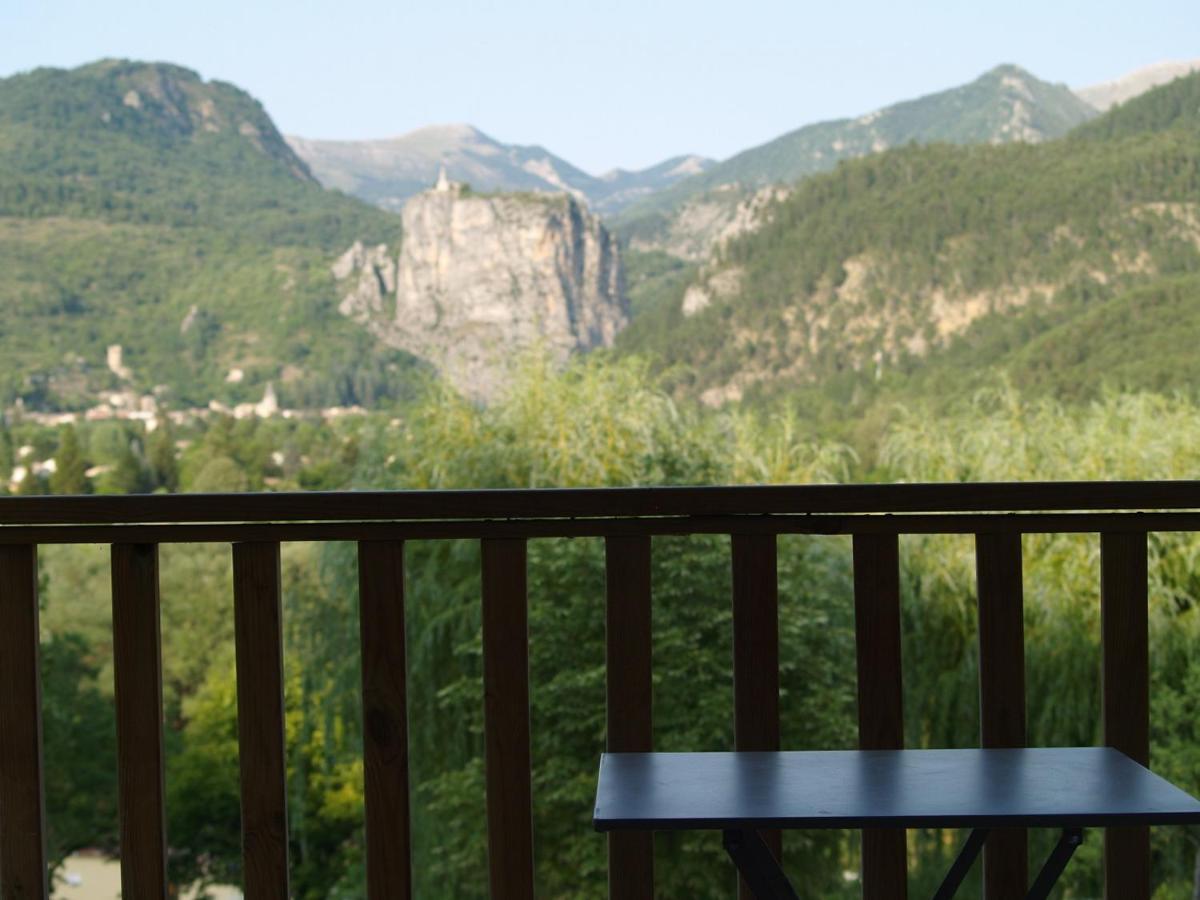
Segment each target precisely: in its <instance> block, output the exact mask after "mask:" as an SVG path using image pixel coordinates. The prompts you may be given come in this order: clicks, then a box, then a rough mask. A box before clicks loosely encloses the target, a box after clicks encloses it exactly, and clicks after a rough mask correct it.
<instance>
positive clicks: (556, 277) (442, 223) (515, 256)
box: [334, 180, 628, 401]
mask: <svg viewBox="0 0 1200 900" xmlns="http://www.w3.org/2000/svg"><path fill="white" fill-rule="evenodd" d="M403 221H404V242H403V244H402V245H401V248H400V252H399V254H393V253H391V252H390V251H389V249H388V248H387V247H386V246H378V247H373V248H366V247H364V246H363V245H362V244H361V243H356V244H355V245H354V246H353V247H351V248H350V249H349V250H348V251H347V252H346V253H345V254H344V255H343V256H342V257H340V258H339V260H338V261H337V263H335V265H334V275H335V276H336V277H337V278H338V280H339V287H341V286H343V285H344V286H345V288H346V289H348V292H347V293H346V294H345V296H344V298H343V300H342V302H341V304H340V306H339V309H340V310H341V312H342V313H343V314H345V315H347V316H349V317H350V318H352V319H353V320H354V321H356V322H359V323H361V324H363V325H364V326H366V328H367V329H368V330H370V332H371V333H372V334H374V335H375V336H376V337H378V338H379V339H380V340H381V341H383V342H384V343H385V344H387V345H389V346H392V347H396V348H398V349H401V350H406V351H408V352H410V353H413V354H414V355H416V356H418V357H420V358H421V359H423V360H426V361H428V362H429V363H431V364H432V365H433V366H434V368H435V369H436V370H437V371H438V373H439V374H440V375H442V376H443V377H444V378H446V380H448V381H449V382H450V383H451V384H453V385H454V386H455V387H457V388H458V389H459V391H460V392H462V393H463V394H465V395H466V396H469V397H471V398H472V399H474V400H480V401H488V400H491V399H493V398H495V397H497V396H498V395H499V394H500V393H502V392H503V390H504V387H505V385H506V384H507V383H508V380H509V376H510V375H511V371H510V367H511V363H512V361H513V359H514V358H515V357H516V356H517V355H518V354H520V352H521V351H523V350H529V349H531V348H533V347H535V346H536V347H541V348H542V349H543V350H544V351H545V352H546V354H547V355H548V356H549V357H550V358H551V359H552V360H554V361H555V362H557V363H563V362H565V361H566V359H567V357H568V356H570V355H571V354H573V353H576V352H582V351H587V350H591V349H594V348H596V347H607V346H611V345H612V342H613V338H614V337H615V336H616V334H617V332H618V331H619V330H620V329H621V328H623V327H624V326H625V324H626V323H627V321H628V310H627V305H626V301H625V297H624V294H623V290H622V289H623V285H622V273H621V258H620V255H619V254H618V252H617V246H616V241H614V240H612V239H611V238H610V237H609V235H608V232H607V231H606V230H605V229H604V226H603V225H601V224H600V222H599V220H598V219H597V218H596V217H595V216H594V215H592V214H591V213H589V212H588V210H587V208H586V207H585V206H583V204H581V203H579V202H578V201H577V200H575V199H574V198H573V197H570V196H568V195H565V194H562V193H558V194H529V193H524V194H511V193H510V194H478V193H476V192H474V191H472V190H468V189H467V188H466V186H465V185H462V184H456V183H452V182H448V181H446V180H440V181H439V182H438V185H437V186H436V187H435V188H434V189H433V190H430V191H425V192H422V193H420V194H418V195H417V196H415V197H411V198H410V199H409V200H408V202H407V203H405V204H404V210H403ZM514 300H515V301H517V302H514Z"/></svg>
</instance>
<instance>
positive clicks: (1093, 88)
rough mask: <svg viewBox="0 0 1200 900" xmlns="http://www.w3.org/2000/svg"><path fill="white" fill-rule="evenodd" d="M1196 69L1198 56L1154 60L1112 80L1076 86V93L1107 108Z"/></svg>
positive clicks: (1093, 104) (1087, 101)
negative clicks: (1180, 60) (1182, 58)
mask: <svg viewBox="0 0 1200 900" xmlns="http://www.w3.org/2000/svg"><path fill="white" fill-rule="evenodd" d="M1197 69H1200V59H1193V60H1189V61H1187V62H1178V61H1175V60H1168V61H1164V62H1157V63H1153V64H1151V65H1149V66H1143V67H1142V68H1140V69H1136V70H1134V71H1133V72H1129V73H1127V74H1125V75H1122V76H1121V77H1120V78H1114V79H1112V80H1111V81H1102V82H1101V83H1099V84H1092V85H1088V86H1087V87H1081V88H1075V94H1076V96H1078V97H1079V98H1080V99H1081V100H1083V101H1084V102H1085V103H1088V104H1089V105H1091V106H1094V107H1095V108H1096V109H1099V110H1107V109H1110V108H1112V107H1113V106H1116V105H1117V104H1118V103H1124V102H1125V101H1126V100H1131V99H1133V98H1134V97H1136V96H1138V95H1139V94H1144V93H1145V92H1146V91H1148V90H1150V88H1154V87H1158V86H1159V85H1160V84H1166V83H1167V82H1169V81H1173V80H1174V79H1176V78H1179V77H1181V76H1184V75H1187V74H1189V73H1191V72H1194V71H1196V70H1197Z"/></svg>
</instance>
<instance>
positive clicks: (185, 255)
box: [0, 60, 412, 408]
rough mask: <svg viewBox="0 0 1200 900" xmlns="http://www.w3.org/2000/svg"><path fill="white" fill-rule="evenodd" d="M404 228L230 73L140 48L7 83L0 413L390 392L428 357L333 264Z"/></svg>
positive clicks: (0, 149)
mask: <svg viewBox="0 0 1200 900" xmlns="http://www.w3.org/2000/svg"><path fill="white" fill-rule="evenodd" d="M398 232H399V228H398V223H397V222H396V221H395V219H394V218H393V217H390V216H388V215H387V214H385V213H383V212H382V211H380V210H377V209H374V208H372V207H370V206H368V205H366V204H364V203H361V202H360V201H358V200H354V199H351V198H348V197H345V196H342V195H340V194H335V193H332V192H329V191H326V190H324V189H323V188H321V186H320V185H319V184H318V183H317V182H316V180H315V179H314V178H313V177H312V175H311V174H310V172H309V170H308V168H307V166H306V165H305V164H304V163H303V162H302V161H301V160H300V159H299V158H298V157H297V156H296V155H295V153H293V151H292V150H291V148H290V147H288V145H287V143H286V142H285V141H284V140H283V138H282V137H281V136H280V134H279V132H278V131H277V130H276V128H275V126H274V124H273V123H272V122H271V120H270V118H269V117H268V116H267V114H266V113H265V112H264V111H263V109H262V107H261V105H260V104H259V103H258V102H257V101H256V100H254V99H253V98H252V97H250V96H249V95H248V94H246V93H245V92H243V91H241V90H239V89H238V88H236V87H234V86H232V85H229V84H225V83H222V82H219V81H204V80H203V79H201V78H200V77H199V76H198V75H197V74H196V73H195V72H192V71H189V70H187V69H184V68H180V67H178V66H173V65H167V64H161V63H137V62H128V61H123V60H104V61H101V62H98V63H94V64H91V65H87V66H83V67H80V68H77V69H72V70H60V69H37V70H35V71H32V72H28V73H24V74H19V75H15V76H12V77H10V78H6V79H3V80H0V313H2V314H0V358H3V359H4V360H5V363H6V364H5V366H4V367H3V371H2V372H0V405H3V406H7V405H8V404H9V403H11V402H12V401H13V399H14V398H21V399H23V400H24V401H26V403H27V404H29V405H32V406H37V407H42V408H47V407H49V408H54V407H56V406H68V407H76V408H77V407H78V406H79V405H80V404H82V403H88V402H89V401H90V400H91V399H92V398H94V396H95V392H96V391H97V390H99V389H108V388H116V387H128V388H130V389H133V390H136V391H150V390H152V389H155V391H156V393H157V395H158V396H159V398H160V399H162V400H164V401H166V402H169V403H171V404H178V405H183V404H187V405H191V404H200V405H203V404H205V403H207V402H208V400H209V399H212V398H217V399H221V400H223V401H225V402H234V401H245V400H252V399H258V397H259V396H261V395H262V392H263V391H264V389H265V387H266V386H267V384H269V383H271V382H274V383H275V384H276V385H277V386H278V388H279V392H280V396H281V399H283V400H284V402H290V403H295V404H303V405H316V404H325V405H328V404H332V403H339V402H355V401H366V400H369V399H371V398H374V397H376V396H378V395H379V394H381V393H385V394H386V393H387V392H389V391H392V390H394V389H395V386H396V384H397V378H399V377H400V375H399V373H400V372H401V370H403V369H405V367H411V364H412V363H411V358H410V357H406V356H405V355H404V354H398V353H394V352H390V353H374V352H372V347H373V344H374V341H373V339H371V338H370V336H369V335H366V334H365V333H363V332H362V330H361V329H360V328H359V327H358V326H355V325H354V324H353V323H350V322H348V321H347V320H345V318H344V317H342V316H341V315H339V314H338V312H337V293H336V285H335V283H334V279H333V277H332V275H331V273H330V272H329V270H328V266H329V262H330V261H331V260H332V259H333V258H334V257H335V256H336V254H337V253H338V252H341V250H342V249H344V248H345V247H346V246H348V245H349V244H350V243H351V242H352V241H353V240H355V239H358V238H362V239H368V240H373V241H388V240H395V239H397V238H398V236H399V234H398ZM113 345H120V346H121V348H122V351H121V353H120V356H121V359H122V362H121V364H120V365H117V366H114V367H111V368H110V367H109V366H108V365H106V362H105V361H106V359H107V358H108V356H107V354H108V347H110V346H113ZM235 370H236V371H237V372H238V373H240V374H239V375H237V376H236V377H231V375H232V374H233V373H234V372H235ZM227 378H229V379H230V380H228V381H227ZM401 380H402V379H401ZM89 405H90V404H89Z"/></svg>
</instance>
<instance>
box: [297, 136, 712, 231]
mask: <svg viewBox="0 0 1200 900" xmlns="http://www.w3.org/2000/svg"><path fill="white" fill-rule="evenodd" d="M287 141H288V143H289V144H290V145H291V147H292V148H293V149H294V150H295V151H296V153H297V155H298V156H300V157H301V158H302V159H303V160H304V161H305V162H306V163H307V164H308V166H309V167H310V169H311V170H312V172H313V174H315V175H316V177H317V178H318V179H320V181H321V183H322V184H324V185H326V186H327V187H331V188H336V189H338V190H341V191H345V192H346V193H348V194H353V195H354V196H356V197H359V198H361V199H363V200H366V201H367V202H368V203H374V204H375V205H377V206H381V207H383V208H384V209H389V210H392V211H395V212H398V211H399V210H400V209H401V208H402V207H403V206H404V203H405V201H406V200H408V198H409V197H412V196H414V195H415V194H417V193H419V192H421V191H423V190H426V189H427V188H430V187H432V186H433V184H434V182H435V181H436V180H437V177H438V172H439V171H440V170H441V169H442V168H443V167H444V168H445V170H446V174H447V176H448V177H449V178H450V179H452V180H454V181H458V182H465V183H467V184H469V185H470V186H471V187H472V188H473V189H475V190H479V191H547V192H554V193H557V192H561V191H565V192H567V193H569V194H572V195H573V196H574V197H576V198H577V199H579V200H585V201H586V202H587V203H588V205H589V206H591V207H592V208H593V209H594V210H596V211H598V212H602V213H613V212H616V211H618V210H621V209H624V208H625V207H626V206H628V205H629V204H630V203H632V202H634V201H635V200H637V199H638V198H640V197H643V196H645V195H647V194H650V193H653V192H655V191H658V190H661V189H662V188H664V187H667V186H669V185H671V184H674V183H675V182H677V181H679V180H680V179H682V178H686V177H688V176H691V175H694V174H696V173H697V172H703V171H704V170H705V169H706V168H707V167H708V166H710V165H712V161H711V160H707V159H704V158H702V157H698V156H679V157H675V158H673V159H669V160H667V161H665V162H662V163H659V164H658V165H656V166H652V167H650V168H648V169H643V170H640V171H635V172H627V171H625V170H622V169H614V170H613V171H611V172H609V173H607V174H605V175H602V176H600V177H598V178H597V177H595V176H592V175H589V174H587V173H586V172H584V171H582V170H580V169H578V168H576V167H575V166H573V165H571V164H570V163H568V162H567V161H565V160H563V159H561V158H559V157H557V156H555V155H554V154H553V153H550V152H549V151H548V150H546V149H544V148H542V147H537V146H520V145H516V144H502V143H500V142H499V141H497V140H495V139H493V138H491V137H488V136H487V135H486V134H484V133H483V132H482V131H479V130H478V129H477V128H474V127H472V126H470V125H431V126H429V127H427V128H421V129H418V130H417V131H413V132H410V133H408V134H405V135H401V136H400V137H395V138H387V139H384V140H368V141H324V140H311V139H308V138H300V137H289V138H287Z"/></svg>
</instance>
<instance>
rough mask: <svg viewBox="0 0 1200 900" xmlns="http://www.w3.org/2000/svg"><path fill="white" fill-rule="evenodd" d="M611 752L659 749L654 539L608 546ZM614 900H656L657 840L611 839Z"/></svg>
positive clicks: (628, 835) (618, 834) (615, 540)
mask: <svg viewBox="0 0 1200 900" xmlns="http://www.w3.org/2000/svg"><path fill="white" fill-rule="evenodd" d="M605 573H606V605H605V610H606V612H605V675H606V684H607V695H608V696H607V719H606V723H607V727H606V732H607V749H608V750H609V751H610V752H614V753H622V752H646V751H649V750H652V749H653V745H654V719H653V711H652V710H653V706H652V685H651V650H652V646H653V644H652V638H651V616H650V612H651V607H650V538H649V536H636V537H610V538H608V540H607V541H605ZM608 896H609V897H610V898H611V900H653V898H654V835H653V834H652V833H650V832H634V831H613V832H609V835H608Z"/></svg>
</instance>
